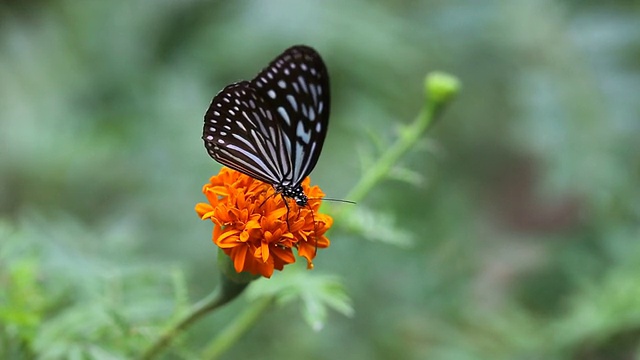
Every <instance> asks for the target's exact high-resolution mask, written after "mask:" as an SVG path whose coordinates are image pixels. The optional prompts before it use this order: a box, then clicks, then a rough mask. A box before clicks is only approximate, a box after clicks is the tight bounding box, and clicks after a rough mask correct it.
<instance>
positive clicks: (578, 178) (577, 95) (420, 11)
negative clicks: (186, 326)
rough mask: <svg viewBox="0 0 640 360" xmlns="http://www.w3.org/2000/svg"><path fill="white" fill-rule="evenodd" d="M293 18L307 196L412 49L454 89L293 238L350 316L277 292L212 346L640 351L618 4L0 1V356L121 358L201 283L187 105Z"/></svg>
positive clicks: (363, 143)
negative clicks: (383, 173) (322, 229)
mask: <svg viewBox="0 0 640 360" xmlns="http://www.w3.org/2000/svg"><path fill="white" fill-rule="evenodd" d="M298 43H303V44H308V45H311V46H313V47H315V48H316V49H317V50H318V51H319V52H320V53H321V54H322V56H323V57H324V59H325V61H326V63H327V64H328V67H329V71H330V74H331V77H332V78H331V79H332V92H333V94H332V95H333V109H332V117H331V127H330V131H329V135H328V137H327V141H326V144H325V148H324V152H323V155H322V157H321V159H320V161H319V163H318V166H317V167H316V169H315V171H314V172H313V174H312V175H313V176H312V179H313V182H314V183H316V184H319V185H320V186H322V188H323V190H324V191H325V192H326V193H327V194H328V195H329V196H330V197H334V198H343V197H344V196H345V195H346V194H347V193H348V191H349V190H350V189H351V188H352V187H353V185H354V184H356V183H357V182H358V180H359V179H360V178H361V177H362V174H363V170H364V169H366V168H367V166H369V165H370V164H371V162H372V161H374V160H375V159H376V157H377V156H379V154H380V153H381V152H382V151H384V150H385V149H386V148H388V147H389V146H390V145H391V144H392V143H393V142H394V141H395V140H396V139H397V134H398V133H399V131H401V130H402V128H403V126H406V125H408V124H410V123H411V121H412V120H413V119H414V118H415V117H416V115H417V114H418V112H419V111H420V109H421V108H422V107H423V105H424V92H423V78H424V76H425V75H426V74H427V73H428V72H430V71H434V70H441V71H446V72H449V73H451V74H453V75H455V76H457V77H458V78H459V79H460V80H461V82H462V84H463V89H462V92H461V93H460V94H459V96H458V98H457V99H456V101H454V102H453V103H452V104H450V106H449V107H448V109H447V111H446V112H445V113H444V114H443V116H442V117H441V118H440V119H439V121H438V123H437V124H436V125H435V126H434V127H433V128H432V130H431V131H430V132H429V134H428V136H426V137H425V138H424V139H423V141H421V143H420V144H419V146H417V147H416V148H414V149H412V151H411V152H410V153H409V154H408V155H407V156H406V157H405V158H404V159H403V161H402V162H401V163H400V164H398V168H397V169H396V170H397V171H394V173H393V174H391V175H392V176H391V177H390V178H389V179H387V180H385V181H384V182H382V183H380V184H379V185H378V186H377V187H376V188H375V189H374V191H373V192H371V193H370V194H369V196H368V197H367V198H366V199H365V200H364V201H362V202H360V203H358V204H357V205H356V210H355V211H354V213H355V214H358V215H357V216H359V217H360V219H361V224H364V225H365V226H362V227H361V228H360V229H355V230H354V229H351V230H349V229H341V228H339V227H337V228H336V229H334V231H333V233H332V234H331V239H332V245H331V247H330V248H329V249H327V250H324V251H321V252H320V254H319V256H318V259H317V261H316V262H315V265H316V269H315V270H313V271H312V272H311V275H312V276H315V275H316V274H318V275H326V274H329V275H336V276H339V277H340V278H341V279H342V281H343V283H344V285H345V288H346V290H347V292H348V294H349V296H350V297H351V299H352V304H353V307H354V309H355V314H354V316H353V317H350V318H349V317H345V316H342V315H340V314H338V313H331V314H330V316H329V318H328V321H327V323H326V324H325V326H324V328H323V329H322V330H321V331H319V332H316V331H313V330H312V329H311V328H309V326H308V325H307V324H306V323H305V322H304V320H303V319H302V318H301V316H300V309H299V308H298V307H297V306H295V304H294V305H288V306H286V307H276V308H274V309H273V310H272V311H270V312H269V313H268V314H267V315H266V316H265V317H264V318H263V319H261V321H260V322H259V323H258V325H257V326H256V327H255V328H253V329H251V331H249V333H247V334H246V335H245V336H244V337H243V339H242V340H241V341H240V343H239V344H237V345H236V346H234V347H233V348H231V349H230V350H229V352H228V353H227V354H226V358H229V359H233V358H237V359H240V358H281V359H301V358H305V359H335V358H342V359H451V360H453V359H638V358H640V193H639V192H640V190H639V189H640V186H639V185H640V156H639V154H640V98H639V96H638V94H640V3H638V1H607V2H605V1H551V0H541V1H482V2H467V1H376V2H366V1H351V2H348V3H346V2H340V1H322V2H320V1H317V2H300V1H293V0H289V1H286V0H282V1H269V2H267V1H244V2H231V1H228V2H226V1H198V0H185V1H168V0H158V1H150V0H126V1H125V0H114V1H97V0H96V1H73V0H34V1H18V0H13V1H2V2H0V356H1V357H3V358H38V357H40V358H65V359H66V358H74V357H75V358H78V359H80V358H105V359H107V358H108V359H112V358H128V357H131V356H134V355H135V354H138V352H139V351H140V349H141V348H142V346H143V344H145V343H146V340H144V336H143V337H142V339H141V337H140V336H138V335H140V334H143V335H144V334H145V331H146V330H145V329H146V327H149V328H153V327H154V326H155V327H161V326H162V325H163V324H166V321H167V320H169V319H170V318H171V316H173V314H174V313H175V308H176V306H183V307H187V306H188V305H189V304H190V303H192V302H194V301H195V300H197V299H198V298H200V297H202V296H204V295H205V294H207V293H208V292H209V291H211V289H212V288H213V287H214V286H215V285H216V284H217V282H218V270H217V267H216V249H215V247H214V245H213V244H212V243H211V223H208V222H202V221H201V220H199V218H198V217H197V215H196V214H195V212H194V210H193V208H194V205H195V204H196V203H197V202H201V201H203V200H204V197H203V195H202V194H201V187H202V185H203V184H204V183H205V182H206V181H207V179H208V178H209V176H211V175H213V174H214V173H216V172H217V170H218V168H219V165H218V164H217V163H215V162H214V161H213V160H211V159H210V158H209V157H208V156H207V154H206V152H205V150H204V148H203V144H202V141H201V140H200V136H201V131H202V117H203V114H204V112H205V110H206V108H207V107H208V105H209V102H210V101H211V98H212V97H213V96H214V95H215V94H216V93H217V92H218V91H219V90H220V89H221V88H222V87H224V86H225V85H226V84H228V83H231V82H234V81H238V80H240V79H247V78H251V77H253V76H254V75H255V74H256V73H257V71H258V70H259V69H261V68H262V67H263V66H265V65H266V64H267V63H268V61H270V60H271V59H272V58H273V57H274V56H275V55H277V54H278V53H280V52H281V51H282V50H283V49H285V48H287V47H289V46H291V45H293V44H298ZM277 276H278V275H277V274H276V277H277ZM180 304H181V305H180ZM247 304H248V302H247V301H245V300H243V299H239V300H237V301H236V302H234V303H232V304H230V305H229V306H228V307H226V308H224V309H223V310H221V311H220V312H218V313H216V314H214V315H213V316H210V317H208V318H207V319H206V320H204V321H202V322H201V323H199V324H198V325H196V326H195V327H194V328H192V329H191V330H190V331H189V333H188V335H187V336H184V337H182V338H181V339H180V341H179V343H178V346H177V347H176V348H174V349H173V350H172V351H171V352H169V353H168V358H197V354H198V352H199V350H200V349H201V348H202V346H204V344H206V343H207V342H208V341H209V340H210V339H211V338H213V337H214V336H215V334H216V333H217V331H218V330H219V329H220V328H222V327H223V326H224V324H225V323H226V322H227V321H229V319H231V318H233V317H234V315H235V314H237V313H238V312H239V311H241V310H242V309H243V308H244V307H246V306H247ZM136 339H137V340H136Z"/></svg>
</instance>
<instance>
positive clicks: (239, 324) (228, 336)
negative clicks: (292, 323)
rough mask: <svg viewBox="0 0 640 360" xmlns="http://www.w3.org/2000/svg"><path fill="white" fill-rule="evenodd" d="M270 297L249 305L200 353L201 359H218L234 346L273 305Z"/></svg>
mask: <svg viewBox="0 0 640 360" xmlns="http://www.w3.org/2000/svg"><path fill="white" fill-rule="evenodd" d="M273 300H274V299H273V298H272V297H265V298H261V299H260V300H258V301H256V302H255V303H254V304H251V305H249V306H248V307H247V309H246V310H245V311H244V313H242V314H241V315H240V316H238V317H236V319H235V320H234V321H233V322H232V323H230V324H229V325H228V326H227V327H226V328H225V329H224V330H222V332H221V333H220V334H218V336H216V338H215V339H213V341H211V342H210V343H209V345H208V346H207V347H206V348H205V350H204V351H203V352H202V356H201V357H200V358H201V359H211V360H213V359H218V358H219V357H220V355H222V354H223V353H224V352H225V351H227V350H228V349H229V348H230V347H231V346H232V345H233V344H235V343H236V342H237V341H238V339H240V337H241V336H242V335H244V334H245V333H246V332H247V331H248V330H249V329H250V328H251V327H253V325H254V324H255V323H256V322H257V321H258V319H260V317H261V316H262V314H264V312H266V311H267V309H269V307H270V306H271V304H272V303H273Z"/></svg>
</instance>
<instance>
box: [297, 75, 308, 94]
mask: <svg viewBox="0 0 640 360" xmlns="http://www.w3.org/2000/svg"><path fill="white" fill-rule="evenodd" d="M298 82H299V83H300V86H301V87H302V91H304V92H306V93H309V89H307V82H306V81H305V79H304V78H303V77H302V76H298Z"/></svg>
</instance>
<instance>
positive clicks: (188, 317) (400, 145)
mask: <svg viewBox="0 0 640 360" xmlns="http://www.w3.org/2000/svg"><path fill="white" fill-rule="evenodd" d="M424 85H425V92H426V99H425V103H424V106H423V108H422V110H421V111H420V113H419V115H418V116H417V118H416V119H415V120H414V122H413V123H412V124H411V125H409V126H408V127H406V128H405V129H403V131H402V132H401V134H400V136H399V138H398V139H397V140H396V142H395V143H394V144H393V145H392V146H391V147H390V148H389V149H388V150H387V151H386V152H384V153H383V154H382V155H381V156H380V157H379V158H378V160H377V161H376V162H375V163H374V164H373V165H372V166H371V167H370V168H369V169H368V170H367V171H366V172H365V173H364V175H363V176H362V177H361V178H360V180H359V181H358V183H357V184H356V185H355V186H354V187H353V188H352V189H351V191H350V192H349V193H348V195H347V196H346V198H347V199H349V200H351V201H355V202H358V201H361V200H363V199H364V198H365V197H366V196H367V194H368V193H369V192H370V191H371V190H373V188H374V187H375V186H376V185H377V184H378V183H379V182H381V181H383V180H384V179H386V178H387V177H388V176H389V174H390V171H391V170H392V168H393V167H394V165H395V164H396V163H397V162H398V161H399V160H400V158H402V156H404V155H405V154H406V153H407V152H409V151H410V150H411V149H412V148H413V147H414V146H415V145H416V144H417V143H418V141H419V140H420V139H421V138H422V136H423V135H424V134H425V133H426V131H427V130H428V129H429V128H430V126H431V125H433V124H434V123H435V122H436V121H437V120H438V118H439V116H440V115H441V114H442V111H443V110H444V108H445V107H446V105H447V104H448V103H449V102H450V101H451V100H452V99H453V98H454V97H455V95H456V94H457V93H458V91H459V90H460V83H459V81H458V80H457V79H456V78H455V77H453V76H451V75H448V74H445V73H439V72H434V73H431V74H429V75H427V77H426V78H425V83H424ZM334 213H336V212H335V211H334ZM336 215H337V214H336ZM220 253H222V252H220ZM218 261H219V262H223V263H222V264H223V265H222V266H220V268H221V270H222V273H223V277H222V279H223V281H222V284H221V286H220V288H219V289H216V290H214V291H213V292H212V293H211V294H210V295H208V296H207V297H206V298H204V299H202V300H201V301H200V302H198V303H197V304H196V305H194V306H193V308H192V309H191V310H190V311H189V313H187V314H185V315H184V316H183V317H182V318H181V319H180V320H179V321H177V322H176V323H175V324H174V325H172V326H171V327H170V328H169V329H167V330H166V331H165V332H164V333H162V334H161V335H160V336H159V337H158V339H156V340H155V341H154V342H153V343H152V344H151V345H150V346H149V348H148V349H147V350H146V351H145V352H144V353H143V355H142V358H143V359H153V358H155V357H156V356H157V355H159V354H160V353H161V352H162V350H163V349H164V348H166V347H167V346H169V345H170V344H171V342H172V341H173V339H174V338H175V337H176V336H178V335H179V334H180V333H181V332H182V331H184V330H186V329H187V328H188V327H189V326H191V325H192V324H194V323H196V322H197V321H198V320H199V319H201V318H203V317H204V316H205V315H207V314H208V313H210V312H211V311H214V310H216V309H218V308H220V307H221V306H222V305H224V304H226V303H228V302H229V301H231V300H233V299H234V298H236V297H237V296H238V295H240V294H241V293H242V292H243V291H244V289H245V288H246V286H247V285H248V284H249V283H250V282H251V281H252V280H255V277H250V278H246V277H245V275H244V274H237V273H235V270H234V269H233V264H232V263H231V262H230V259H229V257H227V256H224V255H223V256H219V257H218ZM239 277H240V278H239ZM275 300H276V299H275V298H274V297H273V296H268V297H263V298H262V299H260V300H258V301H255V302H254V303H252V304H249V306H247V308H246V310H245V311H244V312H243V313H241V314H240V315H239V316H238V317H237V318H236V320H234V321H233V322H231V323H230V325H229V326H227V328H225V329H224V330H223V331H222V332H221V333H219V334H218V335H217V337H215V338H214V339H213V340H212V341H211V342H210V343H209V344H208V345H207V346H206V347H205V350H204V351H203V353H202V357H201V358H203V359H216V358H218V357H219V356H220V355H221V354H222V353H223V352H224V351H226V350H227V349H229V348H230V347H231V346H233V344H234V343H236V342H237V341H238V339H240V338H241V337H242V335H243V334H245V333H246V332H247V331H249V329H251V328H252V327H253V326H254V324H255V323H256V322H257V321H258V320H259V319H260V317H261V316H262V314H263V313H265V312H266V311H267V310H268V309H269V308H270V306H271V304H273V303H274V302H275Z"/></svg>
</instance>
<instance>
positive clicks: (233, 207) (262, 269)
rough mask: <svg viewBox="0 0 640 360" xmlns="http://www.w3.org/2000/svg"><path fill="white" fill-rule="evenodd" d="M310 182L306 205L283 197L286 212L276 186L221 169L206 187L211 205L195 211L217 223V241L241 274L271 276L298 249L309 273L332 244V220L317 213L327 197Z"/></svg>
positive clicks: (304, 185) (304, 186) (306, 185)
mask: <svg viewBox="0 0 640 360" xmlns="http://www.w3.org/2000/svg"><path fill="white" fill-rule="evenodd" d="M310 182H311V180H310V178H309V177H307V178H306V179H304V181H303V182H302V189H303V190H304V193H305V194H307V196H308V197H309V203H308V205H307V206H306V207H299V206H298V205H296V204H295V202H294V201H293V200H291V199H286V198H285V199H286V200H287V201H288V204H289V210H288V211H287V207H286V206H285V203H284V200H283V197H282V196H281V195H280V194H276V193H275V192H274V189H273V187H272V186H270V185H269V184H266V183H264V182H262V181H259V180H256V179H254V178H252V177H250V176H247V175H244V174H242V173H240V172H238V171H235V170H231V169H229V168H227V167H222V169H221V170H220V173H218V175H214V176H213V177H211V179H209V183H208V184H205V185H204V187H203V188H202V192H203V193H204V194H205V196H206V197H207V200H208V201H209V203H208V204H207V203H199V204H197V205H196V212H197V213H198V215H200V218H202V220H206V219H211V221H213V223H214V224H215V225H214V227H213V242H214V243H215V244H216V245H218V246H219V247H220V248H221V249H222V250H223V251H224V252H225V253H226V254H227V255H228V256H229V257H231V260H232V261H233V264H234V268H235V270H236V272H238V273H239V272H243V271H246V272H249V273H251V274H254V275H257V274H260V275H262V276H264V277H267V278H269V277H271V275H272V274H273V270H274V269H278V270H282V269H283V267H284V265H286V264H290V263H293V262H295V261H296V259H295V256H294V254H293V249H294V248H296V249H297V250H298V255H300V256H302V257H304V258H305V259H307V268H309V269H311V268H313V262H312V260H313V258H314V257H315V256H316V249H318V248H326V247H328V246H329V239H327V238H326V237H325V236H324V233H325V232H326V231H327V230H329V228H330V227H331V225H332V224H333V219H332V218H331V217H330V216H329V215H326V214H321V213H320V212H319V210H320V204H321V203H322V200H321V198H322V197H323V196H324V193H323V192H322V190H320V188H319V187H318V186H313V187H310V186H309V183H310Z"/></svg>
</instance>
